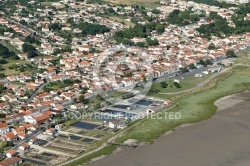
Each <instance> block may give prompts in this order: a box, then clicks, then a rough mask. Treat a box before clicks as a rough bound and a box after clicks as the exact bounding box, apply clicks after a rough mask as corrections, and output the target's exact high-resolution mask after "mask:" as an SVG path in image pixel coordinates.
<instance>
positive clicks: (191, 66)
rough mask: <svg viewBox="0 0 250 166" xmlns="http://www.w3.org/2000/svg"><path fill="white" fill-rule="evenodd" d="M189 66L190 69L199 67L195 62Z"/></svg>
mask: <svg viewBox="0 0 250 166" xmlns="http://www.w3.org/2000/svg"><path fill="white" fill-rule="evenodd" d="M188 67H189V68H190V69H196V68H197V67H196V66H195V65H194V64H193V63H191V64H190V65H189V66H188Z"/></svg>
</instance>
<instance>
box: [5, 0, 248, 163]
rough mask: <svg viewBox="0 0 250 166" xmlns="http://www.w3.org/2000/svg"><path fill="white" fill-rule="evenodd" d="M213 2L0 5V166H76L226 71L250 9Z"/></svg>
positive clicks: (243, 1)
mask: <svg viewBox="0 0 250 166" xmlns="http://www.w3.org/2000/svg"><path fill="white" fill-rule="evenodd" d="M208 1H209V2H205V1H204V2H202V1H200V0H194V1H191V0H190V1H189V0H188V1H183V0H161V1H152V2H151V1H149V2H147V3H146V2H145V3H144V2H143V3H138V4H136V3H135V4H133V3H132V4H129V3H128V4H122V3H119V1H118V2H117V3H115V2H116V1H108V0H107V1H101V0H54V1H52V0H32V1H24V0H13V1H10V0H0V2H1V3H0V116H1V119H0V120H1V123H0V138H1V140H0V147H1V151H0V152H1V153H0V154H1V155H0V157H1V160H2V161H0V165H3V166H9V165H19V164H20V165H76V164H74V162H76V161H77V160H78V159H79V160H80V159H82V158H84V157H86V156H87V155H88V154H91V153H93V152H96V150H97V149H99V150H100V149H102V148H104V147H106V146H108V145H109V144H114V145H116V143H114V142H115V141H114V140H116V139H118V138H120V137H122V136H123V135H125V133H126V132H127V131H126V129H127V128H128V127H129V126H131V125H132V124H134V123H135V122H137V121H138V120H140V119H143V118H142V117H143V116H146V115H149V114H154V113H157V112H159V111H162V110H165V109H168V108H170V107H172V105H173V104H174V103H175V102H176V101H175V99H176V98H177V97H176V96H177V95H179V94H181V93H184V92H187V91H189V90H194V89H197V88H199V87H202V86H203V85H205V84H206V83H208V82H209V81H211V80H212V79H213V78H215V77H217V76H219V75H223V73H225V72H227V70H228V67H230V66H232V65H234V63H235V61H236V60H235V59H236V57H237V54H239V53H241V52H243V51H245V50H248V48H249V47H250V4H249V1H248V0H237V1H236V0H226V1H216V0H212V1H211V0H208ZM131 2H132V1H131ZM141 116H142V117H141ZM133 141H134V142H133ZM131 142H132V143H131ZM135 142H136V140H133V139H129V140H127V141H125V142H124V143H122V144H117V145H118V146H119V145H122V146H128V147H130V146H134V145H135V144H136V143H135Z"/></svg>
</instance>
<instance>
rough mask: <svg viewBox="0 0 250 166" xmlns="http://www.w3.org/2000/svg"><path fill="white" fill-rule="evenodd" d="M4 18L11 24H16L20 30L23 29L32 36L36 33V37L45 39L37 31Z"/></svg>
mask: <svg viewBox="0 0 250 166" xmlns="http://www.w3.org/2000/svg"><path fill="white" fill-rule="evenodd" d="M3 18H4V19H6V20H8V21H9V22H10V23H12V24H15V25H17V26H19V27H20V28H22V29H24V30H26V31H28V32H29V33H31V34H32V35H34V33H36V36H37V37H39V38H44V36H43V35H41V34H39V33H38V32H37V31H35V30H33V29H30V28H28V27H26V26H24V25H22V24H20V23H19V22H16V21H14V20H12V19H9V18H7V17H3Z"/></svg>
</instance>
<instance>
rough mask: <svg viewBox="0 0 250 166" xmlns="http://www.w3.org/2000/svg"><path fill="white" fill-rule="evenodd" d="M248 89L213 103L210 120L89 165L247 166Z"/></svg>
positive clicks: (249, 151) (249, 160) (249, 149)
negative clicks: (214, 110)
mask: <svg viewBox="0 0 250 166" xmlns="http://www.w3.org/2000/svg"><path fill="white" fill-rule="evenodd" d="M249 99H250V92H247V93H243V94H237V95H231V96H228V97H224V98H221V99H220V100H218V101H216V102H215V105H217V107H218V111H217V113H216V114H215V115H214V116H213V117H212V118H210V119H208V120H204V121H201V122H198V123H196V124H191V125H183V126H182V127H179V128H177V129H176V130H175V131H173V132H168V133H166V134H165V135H163V136H161V137H160V138H159V139H157V140H156V141H155V142H154V143H153V144H146V145H144V146H141V147H138V148H136V149H130V148H123V149H122V151H119V152H117V153H115V154H113V155H110V156H106V157H104V158H102V159H100V160H97V161H93V162H91V163H89V164H88V165H89V166H106V165H108V166H249V165H250V100H249Z"/></svg>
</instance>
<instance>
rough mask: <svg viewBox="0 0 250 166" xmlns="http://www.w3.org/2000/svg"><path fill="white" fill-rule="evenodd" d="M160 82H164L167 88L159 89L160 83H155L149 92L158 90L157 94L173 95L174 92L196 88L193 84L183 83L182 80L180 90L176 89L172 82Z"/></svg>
mask: <svg viewBox="0 0 250 166" xmlns="http://www.w3.org/2000/svg"><path fill="white" fill-rule="evenodd" d="M162 82H166V83H167V84H168V87H167V88H162V87H161V82H157V83H154V84H153V85H152V87H151V90H153V89H158V90H160V92H159V93H174V92H179V91H184V90H187V89H190V88H193V87H195V86H196V85H195V84H192V83H189V82H185V81H182V80H180V85H181V88H176V87H175V86H174V85H173V83H174V81H173V80H168V81H162Z"/></svg>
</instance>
